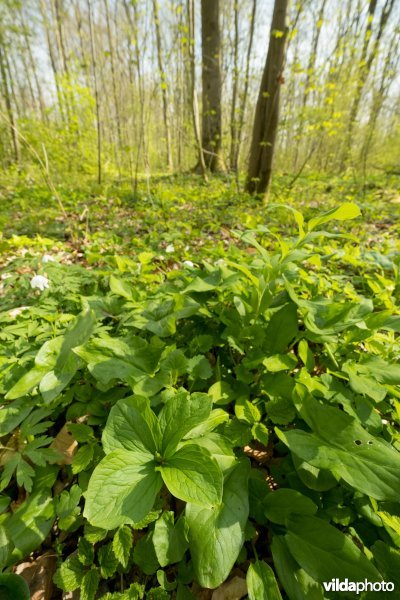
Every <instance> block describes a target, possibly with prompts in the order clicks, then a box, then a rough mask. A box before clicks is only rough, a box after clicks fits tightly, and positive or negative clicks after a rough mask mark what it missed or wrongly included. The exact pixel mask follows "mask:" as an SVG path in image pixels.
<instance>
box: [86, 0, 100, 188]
mask: <svg viewBox="0 0 400 600" xmlns="http://www.w3.org/2000/svg"><path fill="white" fill-rule="evenodd" d="M86 1H87V8H88V17H89V37H90V52H91V58H92V74H93V84H94V99H95V109H96V131H97V183H98V184H101V181H102V163H101V124H100V96H99V85H98V79H97V65H96V52H95V41H94V31H93V18H92V5H91V2H90V0H86Z"/></svg>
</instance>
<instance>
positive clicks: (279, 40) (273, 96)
mask: <svg viewBox="0 0 400 600" xmlns="http://www.w3.org/2000/svg"><path fill="white" fill-rule="evenodd" d="M287 7H288V0H275V4H274V12H273V15H272V23H271V32H270V40H269V46H268V54H267V60H266V63H265V67H264V73H263V76H262V80H261V87H260V92H259V95H258V100H257V106H256V112H255V117H254V126H253V137H252V142H251V148H250V159H249V168H248V175H247V186H246V187H247V191H248V192H250V193H251V194H253V193H264V192H266V190H267V188H268V185H269V182H270V179H271V168H272V160H273V156H274V150H275V140H276V132H277V129H278V118H279V96H280V88H281V85H282V83H283V75H282V69H283V62H284V54H285V40H286V36H287V27H286V13H287Z"/></svg>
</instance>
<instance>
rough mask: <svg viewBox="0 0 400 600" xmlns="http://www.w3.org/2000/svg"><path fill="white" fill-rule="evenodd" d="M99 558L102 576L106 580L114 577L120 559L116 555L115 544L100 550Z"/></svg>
mask: <svg viewBox="0 0 400 600" xmlns="http://www.w3.org/2000/svg"><path fill="white" fill-rule="evenodd" d="M97 558H98V561H99V567H100V575H101V576H102V577H103V578H104V579H109V578H110V577H112V576H113V575H114V573H115V571H116V570H117V567H118V559H117V557H116V556H115V554H114V550H113V543H112V542H110V543H109V544H106V545H105V546H102V547H101V548H99V551H98V553H97Z"/></svg>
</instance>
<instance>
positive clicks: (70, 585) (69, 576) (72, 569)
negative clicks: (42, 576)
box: [53, 556, 85, 592]
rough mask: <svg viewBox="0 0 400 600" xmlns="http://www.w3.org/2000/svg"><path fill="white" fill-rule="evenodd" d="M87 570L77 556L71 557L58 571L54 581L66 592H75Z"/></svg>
mask: <svg viewBox="0 0 400 600" xmlns="http://www.w3.org/2000/svg"><path fill="white" fill-rule="evenodd" d="M84 575H85V568H84V566H83V565H82V563H81V562H79V560H78V557H77V556H69V557H68V558H67V559H66V560H65V561H64V562H62V563H61V565H60V567H59V568H58V569H57V571H56V573H55V575H54V577H53V581H54V583H55V584H56V585H57V587H59V588H61V589H62V590H64V591H65V592H73V591H74V590H76V589H78V587H79V586H80V585H81V583H82V580H83V577H84Z"/></svg>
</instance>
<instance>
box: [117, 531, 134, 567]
mask: <svg viewBox="0 0 400 600" xmlns="http://www.w3.org/2000/svg"><path fill="white" fill-rule="evenodd" d="M132 546H133V536H132V531H131V529H130V527H128V526H127V525H124V526H123V527H120V528H119V529H118V531H117V532H116V533H115V535H114V539H113V542H112V548H113V550H114V554H115V556H116V557H117V559H118V560H119V562H120V563H121V565H122V566H123V567H124V569H126V567H127V566H128V561H129V556H130V553H131V550H132Z"/></svg>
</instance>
